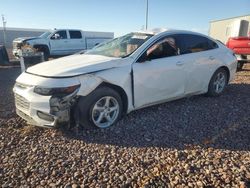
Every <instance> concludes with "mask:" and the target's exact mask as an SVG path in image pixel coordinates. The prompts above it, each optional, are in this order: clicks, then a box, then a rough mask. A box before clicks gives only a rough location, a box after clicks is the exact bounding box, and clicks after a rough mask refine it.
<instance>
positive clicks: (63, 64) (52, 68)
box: [26, 54, 123, 77]
mask: <svg viewBox="0 0 250 188" xmlns="http://www.w3.org/2000/svg"><path fill="white" fill-rule="evenodd" d="M121 60H122V59H121V58H115V57H107V56H101V55H87V54H75V55H71V56H67V57H63V58H59V59H55V60H51V61H46V62H43V63H40V64H37V65H35V66H32V67H30V68H28V69H27V70H26V72H27V73H30V74H35V75H39V76H44V77H72V76H77V75H81V74H87V73H93V72H97V71H101V70H106V69H110V68H114V67H118V66H121V65H122V64H123V63H122V61H121Z"/></svg>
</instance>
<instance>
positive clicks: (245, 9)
mask: <svg viewBox="0 0 250 188" xmlns="http://www.w3.org/2000/svg"><path fill="white" fill-rule="evenodd" d="M145 7H146V0H64V1H63V0H40V1H35V0H1V3H0V14H4V15H5V18H6V20H7V27H22V28H43V29H53V28H75V29H78V28H79V29H83V30H96V31H113V32H115V36H119V35H121V34H125V33H128V32H130V31H135V30H140V29H141V28H142V27H143V25H145ZM246 14H250V0H149V28H155V27H163V28H176V29H185V30H193V31H198V32H202V33H205V34H207V32H208V29H209V21H211V20H217V19H223V18H228V17H234V16H240V15H246ZM1 26H2V24H1Z"/></svg>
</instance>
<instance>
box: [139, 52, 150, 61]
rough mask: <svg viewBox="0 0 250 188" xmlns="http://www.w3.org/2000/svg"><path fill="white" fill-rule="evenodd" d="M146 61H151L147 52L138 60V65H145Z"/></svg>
mask: <svg viewBox="0 0 250 188" xmlns="http://www.w3.org/2000/svg"><path fill="white" fill-rule="evenodd" d="M145 61H150V58H149V57H148V56H147V52H144V53H143V54H142V55H141V57H140V58H139V59H138V60H137V62H138V63H143V62H145Z"/></svg>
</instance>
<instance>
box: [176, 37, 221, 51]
mask: <svg viewBox="0 0 250 188" xmlns="http://www.w3.org/2000/svg"><path fill="white" fill-rule="evenodd" d="M178 38H179V42H180V44H181V45H180V46H181V48H180V53H181V54H188V53H195V52H202V51H207V50H212V49H215V48H218V45H217V44H216V43H215V42H214V41H212V40H210V39H208V38H206V37H203V36H199V35H192V34H181V35H179V36H178Z"/></svg>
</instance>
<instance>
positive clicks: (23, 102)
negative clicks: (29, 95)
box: [15, 94, 30, 110]
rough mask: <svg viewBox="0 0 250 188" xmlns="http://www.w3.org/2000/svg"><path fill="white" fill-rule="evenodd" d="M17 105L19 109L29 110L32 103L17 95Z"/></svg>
mask: <svg viewBox="0 0 250 188" xmlns="http://www.w3.org/2000/svg"><path fill="white" fill-rule="evenodd" d="M15 103H16V106H17V108H22V109H24V110H29V107H30V103H29V101H27V100H26V99H25V98H24V97H22V96H21V95H18V94H15Z"/></svg>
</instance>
